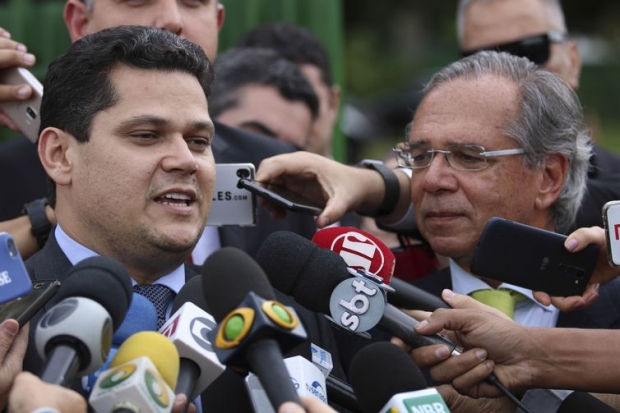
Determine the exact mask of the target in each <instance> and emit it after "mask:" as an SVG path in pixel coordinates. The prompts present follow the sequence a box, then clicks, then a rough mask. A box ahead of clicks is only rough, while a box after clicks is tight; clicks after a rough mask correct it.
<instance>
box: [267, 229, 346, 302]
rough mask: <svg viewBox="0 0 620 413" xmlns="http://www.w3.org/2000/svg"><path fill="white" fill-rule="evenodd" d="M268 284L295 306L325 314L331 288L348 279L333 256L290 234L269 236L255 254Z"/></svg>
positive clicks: (343, 269) (340, 262) (281, 233)
mask: <svg viewBox="0 0 620 413" xmlns="http://www.w3.org/2000/svg"><path fill="white" fill-rule="evenodd" d="M256 261H257V262H258V263H259V265H260V266H261V267H262V268H263V269H264V270H265V273H266V274H267V276H268V277H269V281H271V284H272V285H273V286H274V287H275V288H277V289H278V290H280V291H281V292H283V293H284V294H288V295H291V296H292V297H293V298H295V301H297V302H298V303H299V304H301V305H303V306H304V307H306V308H308V309H310V310H313V311H317V312H320V313H325V314H329V313H330V310H329V300H330V297H331V294H332V292H333V291H334V288H336V286H337V285H338V284H339V283H341V282H342V281H344V280H345V279H347V278H349V273H348V271H347V264H346V263H345V261H344V260H343V259H342V258H341V257H340V256H338V255H337V254H335V253H333V252H332V251H329V250H327V249H321V248H319V247H317V246H316V245H315V244H314V243H312V242H311V241H310V240H308V239H306V238H304V237H302V236H301V235H298V234H295V233H293V232H287V231H279V232H274V233H272V234H270V235H269V236H268V237H267V238H265V241H264V242H263V244H262V245H261V247H260V248H259V250H258V252H257V253H256Z"/></svg>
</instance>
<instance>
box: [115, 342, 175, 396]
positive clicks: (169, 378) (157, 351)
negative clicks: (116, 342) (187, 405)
mask: <svg viewBox="0 0 620 413" xmlns="http://www.w3.org/2000/svg"><path fill="white" fill-rule="evenodd" d="M144 356H146V357H148V358H149V359H150V360H151V361H152V362H153V364H154V365H155V367H156V368H157V371H159V374H161V376H162V378H163V379H164V380H165V381H166V383H167V384H168V386H170V388H171V389H174V388H175V387H176V385H177V378H178V377H179V364H180V360H179V352H178V351H177V348H176V347H175V346H174V344H172V341H170V340H168V338H167V337H164V336H163V335H161V334H159V333H158V332H155V331H142V332H139V333H136V334H134V335H133V336H131V337H129V338H128V339H127V340H125V342H124V343H123V344H122V345H121V346H120V347H119V348H118V351H117V352H116V355H115V356H114V359H112V362H111V363H110V368H112V367H116V366H120V365H121V364H124V363H127V362H128V361H131V360H135V359H137V358H138V357H144Z"/></svg>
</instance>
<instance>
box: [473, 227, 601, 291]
mask: <svg viewBox="0 0 620 413" xmlns="http://www.w3.org/2000/svg"><path fill="white" fill-rule="evenodd" d="M565 240H566V236H564V235H561V234H557V233H555V232H551V231H546V230H543V229H540V228H535V227H531V226H529V225H525V224H521V223H518V222H514V221H510V220H507V219H504V218H498V217H493V218H491V219H490V220H489V221H488V222H487V225H486V227H485V228H484V230H483V232H482V236H481V237H480V240H479V242H478V245H477V247H476V250H475V251H474V256H473V260H472V263H471V272H472V273H473V274H474V275H477V276H479V277H485V278H490V279H493V280H498V281H503V282H507V283H509V284H513V285H517V286H520V287H524V288H529V289H530V290H533V291H544V292H546V293H548V294H550V295H552V296H561V297H566V296H572V295H582V294H583V292H584V290H585V288H586V286H587V285H588V282H589V280H590V278H591V277H592V272H593V271H594V267H595V265H596V261H597V259H598V255H599V250H600V248H599V247H598V246H596V245H589V246H588V247H586V248H585V249H583V250H582V251H579V252H574V253H573V252H569V251H567V250H566V248H565V247H564V241H565Z"/></svg>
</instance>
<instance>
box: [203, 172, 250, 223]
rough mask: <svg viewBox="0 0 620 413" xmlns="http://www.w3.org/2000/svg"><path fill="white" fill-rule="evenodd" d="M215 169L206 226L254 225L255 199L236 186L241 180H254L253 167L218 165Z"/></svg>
mask: <svg viewBox="0 0 620 413" xmlns="http://www.w3.org/2000/svg"><path fill="white" fill-rule="evenodd" d="M215 169H216V171H215V174H216V180H215V188H214V189H213V202H212V203H211V211H210V212H209V218H208V220H207V225H209V226H223V225H239V226H253V225H256V197H255V196H254V194H252V193H251V192H249V191H247V190H246V189H244V188H241V187H239V186H238V185H237V183H238V182H239V179H241V178H250V179H252V178H254V171H255V168H254V165H253V164H251V163H218V164H216V165H215Z"/></svg>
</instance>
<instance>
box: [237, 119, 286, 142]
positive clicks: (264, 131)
mask: <svg viewBox="0 0 620 413" xmlns="http://www.w3.org/2000/svg"><path fill="white" fill-rule="evenodd" d="M239 126H240V127H241V128H244V129H245V128H252V129H254V130H257V131H259V132H258V133H260V134H261V135H265V136H269V137H271V138H277V137H278V135H277V134H276V133H275V131H273V130H272V129H271V128H269V127H268V126H267V125H265V124H264V123H262V122H259V121H257V120H250V121H247V122H242V123H241V124H240V125H239Z"/></svg>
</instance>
